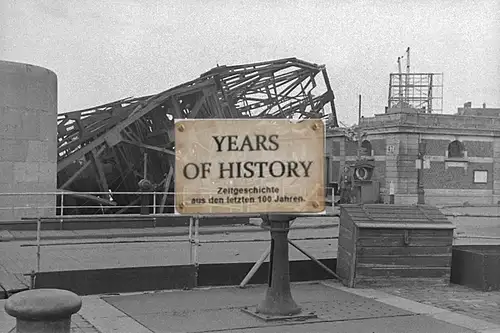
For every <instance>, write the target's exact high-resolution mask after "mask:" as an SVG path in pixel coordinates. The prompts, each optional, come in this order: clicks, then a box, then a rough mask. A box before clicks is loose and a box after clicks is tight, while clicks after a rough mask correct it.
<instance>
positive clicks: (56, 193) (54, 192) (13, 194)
mask: <svg viewBox="0 0 500 333" xmlns="http://www.w3.org/2000/svg"><path fill="white" fill-rule="evenodd" d="M228 188H231V187H228ZM325 189H332V188H331V187H325ZM82 194H83V195H84V194H87V195H89V194H90V195H106V196H109V195H111V196H118V195H132V194H135V195H160V194H161V195H164V194H172V195H175V194H177V192H163V191H135V192H76V191H62V190H58V191H48V192H4V193H0V196H17V195H82ZM181 194H213V195H216V194H218V195H221V194H219V193H218V192H217V191H216V192H200V191H198V192H182V193H181ZM242 194H243V193H224V194H223V195H242ZM263 194H265V193H263Z"/></svg>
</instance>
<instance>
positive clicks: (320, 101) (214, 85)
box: [57, 58, 338, 214]
mask: <svg viewBox="0 0 500 333" xmlns="http://www.w3.org/2000/svg"><path fill="white" fill-rule="evenodd" d="M328 109H330V110H329V111H330V112H329V113H327V111H328ZM324 117H329V121H330V123H331V124H330V125H331V126H333V127H338V124H337V116H336V111H335V104H334V94H333V91H332V89H331V87H330V82H329V79H328V75H327V72H326V68H325V67H324V66H319V65H316V64H312V63H308V62H306V61H302V60H299V59H296V58H287V59H280V60H275V61H269V62H261V63H252V64H246V65H237V66H218V67H215V68H213V69H212V70H210V71H208V72H206V73H204V74H202V75H201V76H200V77H199V78H197V79H195V80H193V81H189V82H186V83H184V84H182V85H179V86H176V87H174V88H171V89H169V90H166V91H164V92H161V93H159V94H156V95H151V96H144V97H139V98H128V99H123V100H119V101H116V102H113V103H109V104H105V105H101V106H97V107H94V108H91V109H86V110H80V111H73V112H68V113H63V114H60V115H59V116H58V119H57V123H58V129H57V130H58V164H57V182H58V188H59V189H60V190H63V191H64V190H66V191H71V193H72V192H85V193H86V194H83V193H82V194H78V195H75V194H71V195H64V206H66V207H67V206H68V205H69V206H74V207H76V206H79V205H80V206H81V205H88V202H90V203H94V204H95V205H96V206H94V207H101V208H99V209H96V208H93V209H76V208H74V209H65V210H64V214H94V213H98V212H100V213H111V214H113V213H114V214H116V213H122V212H127V213H133V212H138V210H137V209H136V208H133V207H134V206H137V203H138V201H139V199H138V197H139V196H138V195H137V194H133V193H132V192H138V191H139V185H138V183H139V182H140V181H141V180H142V179H147V180H148V181H150V182H151V183H152V184H153V187H154V189H155V191H158V192H160V193H161V194H160V195H158V198H157V201H156V202H157V203H158V205H159V208H158V210H157V211H158V212H165V213H167V212H171V211H172V208H170V207H172V206H173V194H171V193H172V192H173V166H174V151H175V140H174V119H193V118H294V119H301V118H324ZM98 192H106V193H111V195H109V196H106V195H104V196H103V195H97V194H94V195H93V194H88V193H98ZM116 192H130V194H115V193H116ZM68 193H69V192H68ZM59 200H61V199H60V198H59ZM118 206H120V207H121V206H126V207H124V208H115V207H118ZM59 213H60V212H59Z"/></svg>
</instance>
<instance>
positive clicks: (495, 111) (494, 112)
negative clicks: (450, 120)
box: [458, 102, 500, 117]
mask: <svg viewBox="0 0 500 333" xmlns="http://www.w3.org/2000/svg"><path fill="white" fill-rule="evenodd" d="M458 114H459V115H461V116H479V117H500V108H487V107H486V103H483V107H482V108H473V107H472V103H471V102H467V103H465V104H464V106H463V107H461V108H458Z"/></svg>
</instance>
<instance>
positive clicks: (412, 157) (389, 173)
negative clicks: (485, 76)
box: [327, 103, 500, 205]
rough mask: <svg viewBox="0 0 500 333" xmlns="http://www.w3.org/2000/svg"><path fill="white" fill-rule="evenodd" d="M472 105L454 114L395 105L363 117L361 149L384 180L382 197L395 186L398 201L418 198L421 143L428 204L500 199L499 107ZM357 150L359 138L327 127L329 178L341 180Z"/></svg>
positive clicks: (386, 198) (378, 177) (377, 177)
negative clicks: (354, 138)
mask: <svg viewBox="0 0 500 333" xmlns="http://www.w3.org/2000/svg"><path fill="white" fill-rule="evenodd" d="M470 106H471V105H470V104H469V103H466V105H465V107H464V108H459V109H458V114H456V115H445V114H432V113H423V112H408V111H402V112H396V111H395V110H392V111H391V112H387V113H385V114H379V115H375V116H374V117H369V118H362V119H361V121H360V126H359V129H360V131H361V132H362V133H365V137H364V138H363V141H362V144H361V146H362V147H363V148H364V149H363V152H362V153H361V154H362V155H364V158H365V160H367V161H369V162H370V163H371V164H372V165H373V166H374V168H373V173H372V175H371V180H372V181H375V182H379V183H380V197H379V200H380V201H381V202H388V201H389V194H390V189H391V188H392V189H393V194H394V203H396V204H414V203H417V185H418V184H417V179H418V169H417V164H416V160H417V158H418V147H419V142H421V143H422V144H423V145H422V146H425V151H424V159H423V160H424V163H423V165H424V168H423V170H422V173H421V182H422V185H423V189H424V199H425V202H426V203H430V204H434V205H443V204H464V203H470V204H497V203H498V202H499V201H500V117H499V116H498V114H499V111H500V109H491V108H489V109H486V108H485V107H484V108H482V109H472V108H471V107H470ZM478 110H483V111H486V112H485V114H482V113H481V112H479V113H478ZM492 110H497V115H496V116H495V113H494V112H493V111H492ZM357 150H358V143H357V142H355V141H352V140H350V139H349V138H348V135H346V134H345V132H343V131H339V129H335V128H332V129H330V130H329V132H328V134H327V164H328V168H327V180H328V182H339V181H340V179H341V176H342V170H343V169H344V166H346V165H352V164H353V163H354V162H355V161H356V160H357V158H358V157H357ZM391 183H392V185H391Z"/></svg>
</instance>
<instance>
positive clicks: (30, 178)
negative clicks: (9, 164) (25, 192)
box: [14, 162, 38, 182]
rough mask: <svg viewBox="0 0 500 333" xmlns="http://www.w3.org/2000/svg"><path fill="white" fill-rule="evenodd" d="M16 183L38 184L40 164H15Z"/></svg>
mask: <svg viewBox="0 0 500 333" xmlns="http://www.w3.org/2000/svg"><path fill="white" fill-rule="evenodd" d="M14 181H15V182H38V163H35V162H16V163H14Z"/></svg>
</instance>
